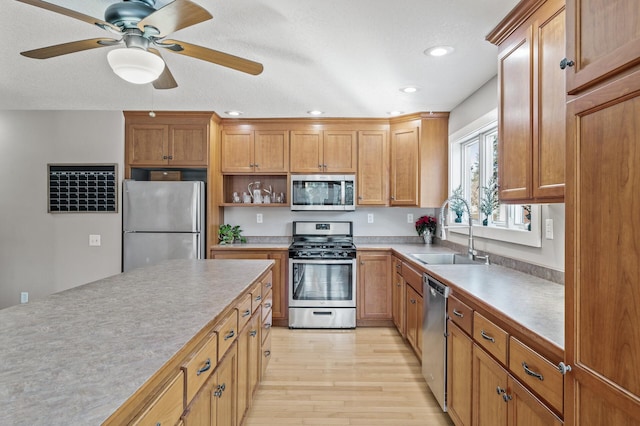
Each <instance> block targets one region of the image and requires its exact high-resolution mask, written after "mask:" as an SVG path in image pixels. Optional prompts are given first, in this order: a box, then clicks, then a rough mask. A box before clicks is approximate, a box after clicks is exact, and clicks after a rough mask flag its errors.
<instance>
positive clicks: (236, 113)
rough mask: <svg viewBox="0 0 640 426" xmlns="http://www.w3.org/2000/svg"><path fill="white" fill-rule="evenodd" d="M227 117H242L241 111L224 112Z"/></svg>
mask: <svg viewBox="0 0 640 426" xmlns="http://www.w3.org/2000/svg"><path fill="white" fill-rule="evenodd" d="M224 113H225V114H227V115H231V116H233V117H237V116H239V115H242V111H225V112H224Z"/></svg>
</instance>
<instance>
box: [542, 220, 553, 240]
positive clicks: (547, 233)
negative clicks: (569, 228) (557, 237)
mask: <svg viewBox="0 0 640 426" xmlns="http://www.w3.org/2000/svg"><path fill="white" fill-rule="evenodd" d="M544 237H545V238H546V239H547V240H553V219H546V220H545V221H544Z"/></svg>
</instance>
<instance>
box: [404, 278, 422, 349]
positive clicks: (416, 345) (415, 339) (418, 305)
mask: <svg viewBox="0 0 640 426" xmlns="http://www.w3.org/2000/svg"><path fill="white" fill-rule="evenodd" d="M406 290H407V301H406V307H407V341H408V342H409V344H410V345H411V346H412V347H413V350H414V351H415V352H416V355H418V358H420V359H422V346H421V345H420V340H422V336H421V334H422V324H421V323H422V312H420V311H421V310H422V296H420V295H419V294H418V293H416V291H415V290H414V289H413V287H411V286H409V285H408V286H406Z"/></svg>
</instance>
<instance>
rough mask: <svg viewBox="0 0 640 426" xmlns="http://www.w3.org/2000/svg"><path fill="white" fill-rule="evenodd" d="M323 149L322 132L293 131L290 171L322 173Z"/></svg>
mask: <svg viewBox="0 0 640 426" xmlns="http://www.w3.org/2000/svg"><path fill="white" fill-rule="evenodd" d="M322 148H323V134H322V131H321V130H309V131H297V130H296V131H292V132H291V147H290V167H289V169H290V170H291V171H292V172H294V173H322V172H323V171H324V168H323V162H322Z"/></svg>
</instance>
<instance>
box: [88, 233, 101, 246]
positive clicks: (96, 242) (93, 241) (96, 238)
mask: <svg viewBox="0 0 640 426" xmlns="http://www.w3.org/2000/svg"><path fill="white" fill-rule="evenodd" d="M89 245H90V246H92V247H98V246H100V245H102V243H101V241H100V235H99V234H91V235H89Z"/></svg>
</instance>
